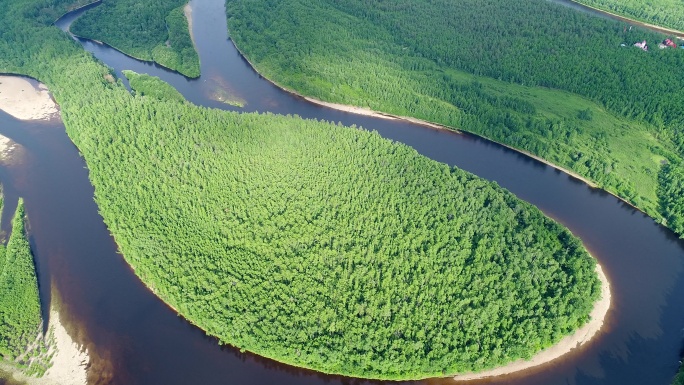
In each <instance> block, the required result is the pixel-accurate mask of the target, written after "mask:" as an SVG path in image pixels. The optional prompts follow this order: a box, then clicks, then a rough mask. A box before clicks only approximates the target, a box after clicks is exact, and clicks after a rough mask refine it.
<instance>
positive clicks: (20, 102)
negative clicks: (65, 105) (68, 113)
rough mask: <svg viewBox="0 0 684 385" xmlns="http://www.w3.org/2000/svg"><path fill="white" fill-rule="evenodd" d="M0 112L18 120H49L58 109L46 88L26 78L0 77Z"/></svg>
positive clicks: (57, 114) (57, 113) (55, 115)
mask: <svg viewBox="0 0 684 385" xmlns="http://www.w3.org/2000/svg"><path fill="white" fill-rule="evenodd" d="M0 110H2V111H5V112H6V113H8V114H10V115H12V116H13V117H15V118H17V119H20V120H50V119H52V118H53V117H57V116H59V108H58V107H57V104H56V103H55V101H54V100H52V97H51V96H50V93H49V92H48V89H47V87H46V86H45V85H44V84H42V83H38V84H37V85H34V84H32V83H31V81H29V80H28V79H27V78H24V77H19V76H7V75H0Z"/></svg>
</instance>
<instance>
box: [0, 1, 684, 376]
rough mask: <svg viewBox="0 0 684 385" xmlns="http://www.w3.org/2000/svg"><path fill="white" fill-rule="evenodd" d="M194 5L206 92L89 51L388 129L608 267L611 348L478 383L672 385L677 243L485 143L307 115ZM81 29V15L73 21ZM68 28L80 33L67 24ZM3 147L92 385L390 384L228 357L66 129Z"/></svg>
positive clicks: (10, 188)
mask: <svg viewBox="0 0 684 385" xmlns="http://www.w3.org/2000/svg"><path fill="white" fill-rule="evenodd" d="M191 3H192V7H193V18H194V19H195V20H202V22H201V23H199V22H195V23H194V28H193V29H194V30H193V32H194V36H195V40H196V42H197V48H198V51H199V53H200V57H201V58H202V60H201V63H202V73H203V75H202V77H200V78H199V79H194V80H190V79H187V78H184V77H183V76H181V75H179V74H177V73H173V72H171V71H167V70H164V69H163V68H160V67H158V66H154V65H150V64H149V63H141V62H139V61H136V60H133V59H131V58H128V57H126V56H124V55H122V54H121V53H119V52H117V51H115V50H113V49H111V48H107V47H106V46H103V45H99V44H96V43H93V42H90V41H87V40H80V41H81V43H82V44H83V46H84V48H85V49H87V50H89V51H90V52H92V53H93V54H94V55H95V56H96V57H97V58H99V59H100V60H102V61H103V62H105V63H107V64H108V65H110V66H111V67H113V68H114V69H115V70H116V71H117V73H120V71H121V70H123V69H132V70H134V71H137V72H144V73H149V74H151V75H155V76H159V77H161V78H162V79H164V80H166V81H167V82H169V83H171V84H172V85H173V86H174V87H176V88H177V89H178V90H179V91H181V92H182V93H183V94H184V95H185V96H186V98H188V99H189V100H191V101H193V102H194V103H196V104H201V105H206V106H210V107H220V108H224V109H230V110H241V111H262V112H263V111H271V112H276V113H290V114H297V115H299V116H302V117H306V118H317V119H323V120H329V121H334V122H338V121H339V122H342V123H344V124H347V125H351V124H356V125H357V126H358V125H361V126H364V127H366V128H368V129H372V130H377V131H378V132H379V133H380V134H381V135H382V136H384V137H386V138H388V139H392V140H395V141H399V142H403V143H406V144H408V145H410V146H412V147H413V148H415V149H416V150H417V151H419V152H420V153H422V154H424V155H426V156H428V157H430V158H432V159H435V160H437V161H440V162H444V163H448V164H450V165H455V166H458V167H460V168H462V169H465V170H467V171H470V172H472V173H474V174H476V175H479V176H481V177H483V178H486V179H489V180H494V181H496V182H497V183H499V184H500V185H501V186H503V187H505V188H507V189H509V190H510V191H512V192H513V193H514V194H516V195H517V196H519V197H520V198H522V199H524V200H526V201H528V202H531V203H532V204H534V205H536V206H538V207H539V208H541V209H542V210H543V211H544V212H545V213H546V214H547V215H549V216H551V217H552V218H554V219H556V220H557V221H559V222H561V223H563V224H564V225H565V226H567V227H568V228H570V229H571V231H573V233H575V234H576V235H577V236H579V237H580V238H582V240H583V242H584V244H585V245H586V246H587V248H588V249H589V250H590V251H591V252H592V254H593V255H594V256H596V257H597V258H598V259H599V261H600V262H601V264H602V265H603V266H604V270H605V271H606V273H607V275H608V277H609V279H610V281H611V285H612V289H613V306H612V308H611V311H610V312H609V315H608V317H607V319H606V324H605V327H604V329H603V332H602V333H601V335H600V336H598V337H596V338H595V339H594V341H592V343H590V344H588V345H587V346H585V347H583V348H581V349H578V350H576V351H573V352H572V353H571V354H568V355H567V356H565V357H563V359H560V360H557V361H554V362H552V363H550V364H547V365H544V366H542V367H539V368H536V369H532V370H528V371H526V372H523V373H520V374H514V375H511V376H507V377H503V378H500V379H491V380H483V381H473V382H471V383H474V384H485V383H486V384H520V385H523V384H525V385H536V384H539V385H542V384H544V385H548V384H559V385H560V384H564V385H565V384H580V385H592V384H603V385H606V384H607V385H613V384H614V385H618V384H619V385H624V384H656V385H665V384H669V381H670V380H671V378H672V376H673V375H674V373H675V372H676V370H677V363H678V360H679V355H680V351H681V342H682V334H681V330H682V327H684V306H680V304H681V302H680V298H683V297H684V279H682V267H683V262H684V244H683V243H682V242H681V241H680V240H678V239H677V238H676V237H675V236H674V235H673V234H672V233H671V232H670V231H668V230H667V229H665V228H663V227H661V226H659V225H657V224H655V223H654V222H653V220H651V219H650V218H648V217H646V216H645V215H643V214H642V213H640V212H639V211H637V210H634V209H633V208H632V207H630V206H628V205H626V204H624V203H623V202H621V201H619V200H618V199H616V198H614V197H613V196H611V195H610V194H607V193H605V192H603V191H600V190H596V189H592V188H589V187H587V186H586V185H585V184H584V183H581V182H579V181H577V180H576V179H574V178H571V177H569V176H567V175H566V174H564V173H561V172H559V171H557V170H555V169H553V168H551V167H548V166H546V165H544V164H542V163H540V162H537V161H535V160H533V159H530V158H529V157H526V156H524V155H521V154H520V153H517V152H515V151H512V150H509V149H506V148H504V147H501V146H499V145H496V144H493V143H491V142H488V141H486V140H483V139H480V138H478V137H474V136H471V135H464V134H456V133H453V132H448V131H443V130H433V129H428V128H425V127H423V126H419V125H414V124H409V123H405V122H400V121H389V120H383V119H373V118H369V117H364V116H357V115H353V114H349V113H344V112H339V111H333V110H330V109H326V108H322V107H319V106H316V105H313V104H310V103H306V102H304V101H303V100H302V99H301V98H299V97H296V96H293V95H291V94H288V93H286V92H283V91H281V90H279V89H277V88H276V87H274V86H273V85H272V84H270V83H268V82H267V81H265V80H264V79H262V78H261V77H260V76H259V75H258V74H256V73H255V72H254V71H253V70H252V69H251V68H250V67H249V66H248V65H247V63H246V62H245V61H244V60H243V59H242V58H241V57H240V55H239V53H238V52H237V50H236V49H235V47H234V46H233V45H232V44H231V42H230V41H229V40H228V39H226V36H227V30H226V18H225V13H224V8H223V7H224V5H223V1H222V0H202V1H200V0H193V1H192V2H191ZM77 16H78V14H72V15H70V17H72V19H71V20H73V18H75V17H77ZM57 24H58V25H59V26H60V27H62V28H64V27H65V26H68V24H65V23H64V19H62V20H60V21H59V22H58V23H57ZM217 85H218V87H225V88H228V90H227V91H225V89H224V91H225V92H229V93H233V94H234V96H235V97H239V98H240V99H241V100H244V101H246V103H247V104H246V107H245V108H244V109H236V108H234V107H230V106H227V105H225V104H223V103H220V102H217V101H215V100H212V99H211V95H212V89H215V87H217ZM0 134H2V135H5V136H8V137H10V138H11V139H13V140H14V141H16V142H18V143H19V144H21V146H22V148H23V153H22V156H21V157H20V159H19V160H18V161H16V162H13V163H11V164H7V165H3V166H2V167H0V180H2V182H3V184H4V185H5V191H6V192H7V194H8V197H16V196H19V195H20V196H23V197H24V198H25V203H26V211H27V213H28V215H29V217H30V221H31V234H32V245H33V246H34V252H35V255H36V259H37V261H38V264H39V272H40V276H39V279H40V282H41V286H42V287H45V286H46V285H47V286H48V287H49V286H50V285H53V286H54V287H55V288H56V289H57V291H58V292H59V294H60V297H61V298H62V299H63V303H64V309H65V310H66V311H65V314H67V315H68V318H67V328H68V329H69V330H70V331H71V332H72V333H76V332H77V334H78V337H79V340H81V341H84V342H86V344H87V346H88V348H89V350H90V352H91V356H92V357H94V358H93V360H94V362H93V367H92V368H91V372H90V374H91V383H92V384H127V385H128V384H130V385H133V384H139V385H156V384H160V385H161V384H164V385H167V384H169V385H170V384H205V385H210V384H241V385H249V384H279V385H287V384H297V385H307V384H350V385H352V384H353V385H357V384H379V383H380V382H378V381H363V380H356V379H350V378H343V377H339V376H328V375H323V374H320V373H315V372H312V371H308V370H302V369H298V368H294V367H291V366H287V365H282V364H279V363H277V362H274V361H272V360H268V359H264V358H261V357H258V356H255V355H253V354H249V353H241V352H240V351H239V350H237V349H233V348H230V347H220V346H219V345H218V343H217V341H216V339H214V338H209V337H207V336H206V335H205V334H204V333H203V332H202V331H201V330H199V329H197V328H196V327H194V326H192V325H190V324H189V323H188V322H187V321H185V320H184V319H182V318H180V317H179V316H178V315H177V314H175V312H174V311H173V310H171V309H170V308H168V307H167V306H166V305H164V304H163V303H162V302H161V301H160V300H159V299H157V298H156V297H155V296H154V295H153V294H152V293H151V292H149V291H148V290H147V289H146V288H145V287H144V286H143V285H142V284H141V282H140V281H139V280H138V279H137V277H136V276H135V275H134V273H133V271H132V270H131V268H130V267H129V266H128V265H127V264H126V263H125V262H124V260H123V258H122V257H121V255H119V254H118V252H117V247H116V244H115V242H114V240H113V239H112V237H111V236H110V234H109V232H108V230H107V228H106V227H105V225H104V224H103V221H102V218H101V216H100V215H99V213H98V209H97V206H96V205H95V202H94V201H93V192H94V191H93V187H92V186H91V185H90V183H89V180H88V171H87V169H86V167H85V164H84V162H83V160H82V158H81V157H80V156H79V153H78V151H77V149H76V148H75V147H74V145H73V144H72V143H71V141H70V140H69V139H68V137H67V136H66V134H65V132H64V126H63V125H62V124H61V123H60V122H58V121H51V122H20V121H17V120H15V119H13V118H11V117H9V116H7V115H5V114H2V113H0ZM12 199H15V198H12ZM6 216H7V215H6V214H5V215H4V217H3V220H5V219H6V218H5V217H6ZM42 293H43V294H44V291H42ZM0 383H2V381H0ZM413 383H421V384H423V383H424V384H451V383H453V381H452V380H451V379H433V380H426V381H418V382H413ZM392 384H395V383H394V382H392Z"/></svg>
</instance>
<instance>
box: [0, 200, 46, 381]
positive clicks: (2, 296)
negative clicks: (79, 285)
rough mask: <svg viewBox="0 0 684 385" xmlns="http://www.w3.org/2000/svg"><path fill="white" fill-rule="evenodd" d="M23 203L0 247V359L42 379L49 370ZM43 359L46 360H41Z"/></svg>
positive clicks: (20, 204) (36, 281)
mask: <svg viewBox="0 0 684 385" xmlns="http://www.w3.org/2000/svg"><path fill="white" fill-rule="evenodd" d="M25 220H26V218H25V213H24V206H23V203H22V201H21V200H20V201H19V205H18V207H17V211H16V213H15V215H14V219H13V220H12V233H11V234H10V237H9V240H8V241H7V246H4V245H0V254H1V255H2V257H1V258H0V358H2V359H3V360H4V361H6V362H9V363H12V365H15V366H17V367H19V368H21V369H23V370H24V371H25V372H26V374H28V375H35V376H41V375H42V374H43V373H44V372H45V370H47V368H48V367H49V365H50V364H49V358H48V357H42V356H44V355H45V354H46V353H47V347H46V345H45V341H44V340H43V338H42V330H41V324H42V317H41V313H40V297H39V295H38V279H37V277H36V269H35V265H34V262H33V255H32V254H31V247H30V245H29V243H28V239H27V237H26V229H25V228H24V221H25ZM42 358H46V359H42Z"/></svg>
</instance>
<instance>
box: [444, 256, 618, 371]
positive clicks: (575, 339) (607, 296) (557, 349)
mask: <svg viewBox="0 0 684 385" xmlns="http://www.w3.org/2000/svg"><path fill="white" fill-rule="evenodd" d="M596 274H597V275H598V277H599V280H600V281H601V298H600V299H599V300H598V301H596V303H595V304H594V309H593V310H592V311H591V313H590V314H589V316H590V318H591V319H590V320H589V322H587V323H586V324H585V325H584V326H582V327H581V328H579V329H577V331H575V332H574V333H573V334H572V335H569V336H567V337H565V338H563V339H562V340H560V342H558V343H557V344H555V345H553V346H551V347H550V348H548V349H545V350H542V351H541V352H539V353H537V354H536V355H535V356H534V357H532V358H531V359H529V360H518V361H514V362H511V363H510V364H508V365H505V366H501V367H498V368H494V369H490V370H485V371H483V372H479V373H468V374H459V375H457V376H454V380H457V381H470V380H479V379H483V378H487V377H497V376H504V375H507V374H512V373H515V372H520V371H523V370H527V369H530V368H534V367H536V366H540V365H543V364H546V363H549V362H551V361H553V360H556V359H558V358H561V357H562V356H564V355H566V354H568V353H570V352H571V351H573V350H574V349H576V348H579V347H580V346H582V345H585V344H586V343H587V342H589V341H591V339H592V338H593V337H594V336H596V334H597V333H598V332H599V331H600V330H601V327H602V326H603V323H604V321H605V318H606V315H607V314H608V310H609V309H610V304H611V293H610V283H609V282H608V278H607V277H606V275H605V273H604V272H603V269H602V267H601V265H600V264H598V263H597V264H596Z"/></svg>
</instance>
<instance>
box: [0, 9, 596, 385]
mask: <svg viewBox="0 0 684 385" xmlns="http://www.w3.org/2000/svg"><path fill="white" fill-rule="evenodd" d="M35 1H38V0H33V1H29V0H24V1H21V2H17V1H16V0H15V1H10V0H0V7H3V9H7V10H8V12H7V13H6V15H7V16H6V17H5V20H3V22H4V23H5V24H4V25H3V26H4V28H3V29H2V31H1V32H0V34H2V36H0V71H7V72H21V73H26V74H28V75H30V76H32V77H35V78H38V79H40V80H41V81H43V82H45V83H46V84H47V85H48V86H49V87H50V89H51V90H52V91H53V93H54V96H55V98H56V100H57V101H58V102H59V103H60V105H61V111H62V116H63V119H64V121H65V124H66V127H67V131H68V134H69V135H70V137H71V138H72V139H73V141H74V142H75V144H76V145H77V146H78V148H79V149H80V151H81V152H82V154H83V156H84V158H85V160H86V162H87V164H88V167H89V170H90V178H91V181H92V183H93V185H94V186H95V195H96V196H95V198H96V200H97V202H98V205H99V208H100V212H101V214H102V216H103V217H104V219H105V222H106V223H107V225H108V227H109V229H110V231H111V232H112V233H113V234H114V236H115V238H116V241H117V243H118V244H119V247H120V249H121V251H122V253H123V255H124V256H125V258H126V259H127V261H129V263H130V264H131V265H132V266H133V267H134V269H135V271H136V273H137V274H138V275H139V276H140V277H141V278H142V280H143V281H144V282H146V283H147V284H148V285H149V286H150V287H151V288H152V289H153V290H154V291H155V292H156V293H158V294H159V296H160V297H161V298H163V299H164V300H165V301H167V302H168V303H169V304H171V305H172V306H174V307H175V308H176V309H178V311H179V312H180V313H181V314H182V315H184V316H185V317H187V318H188V319H189V320H191V321H192V322H194V323H196V324H197V325H199V326H200V327H202V328H203V329H204V330H206V331H207V332H208V333H209V334H211V335H216V336H218V337H219V338H220V339H221V341H222V342H223V343H230V344H233V345H235V346H237V347H239V348H243V349H246V350H250V351H253V352H256V353H258V354H261V355H264V356H268V357H272V358H275V359H277V360H280V361H284V362H288V363H291V364H294V365H299V366H305V367H310V368H315V369H317V370H321V371H327V372H335V373H344V374H349V375H356V376H363V377H379V378H415V377H425V376H434V375H443V374H448V373H452V372H461V371H470V370H479V369H484V368H487V367H492V366H496V365H500V364H502V363H505V362H508V361H511V360H514V359H516V358H519V357H529V356H530V355H532V354H533V353H534V352H537V351H539V350H540V349H542V348H543V347H546V346H549V345H550V344H553V343H554V342H556V341H558V340H559V339H560V338H561V337H562V336H563V335H565V334H568V333H570V332H571V331H572V330H574V329H575V328H577V327H578V326H579V325H581V324H583V323H585V322H586V321H587V318H588V314H589V311H590V310H591V308H592V304H593V302H594V300H595V299H596V298H597V296H598V295H599V282H598V280H597V278H596V275H595V273H594V263H595V262H594V260H593V259H592V258H591V257H590V256H589V255H588V254H587V253H586V251H584V250H583V249H582V247H581V245H580V243H579V241H578V240H577V239H576V238H574V237H573V236H572V235H571V234H570V233H569V232H568V231H567V230H565V229H563V228H562V227H561V226H559V225H558V224H556V223H554V222H552V221H551V220H549V219H547V218H545V217H543V216H542V214H541V213H540V212H539V210H537V209H536V208H534V207H532V206H530V205H529V204H526V203H524V202H522V201H520V200H518V199H516V198H514V197H513V196H512V195H511V194H509V193H508V192H506V191H504V190H502V189H501V188H499V187H498V186H496V185H495V184H493V183H489V182H485V181H483V180H481V179H478V178H476V177H473V176H472V175H470V174H467V173H465V172H463V171H460V170H457V169H451V168H449V167H447V166H445V165H442V164H439V163H436V162H433V161H430V160H428V159H426V158H424V157H422V156H420V155H418V154H417V153H416V152H415V151H414V150H412V149H410V148H408V147H406V146H403V145H399V144H394V143H391V142H389V141H386V140H384V139H382V138H380V137H379V136H378V135H377V134H373V133H369V132H367V131H364V130H359V129H352V128H346V127H340V126H335V125H331V124H328V123H323V122H316V121H305V120H301V119H299V118H296V117H284V116H274V115H268V114H266V115H256V114H237V113H229V112H222V111H218V110H209V109H205V108H200V107H195V106H193V105H191V104H189V103H180V102H177V101H173V100H168V99H167V98H164V99H165V100H159V99H157V98H151V97H144V96H140V95H136V96H132V95H131V94H129V93H128V92H127V91H126V90H125V89H124V88H123V87H122V86H121V85H120V84H118V83H115V82H109V81H107V78H108V77H109V75H110V74H109V73H108V70H107V69H106V68H104V67H103V66H101V65H99V64H98V63H96V62H95V61H94V60H93V59H92V58H91V57H90V55H88V54H86V53H85V52H84V51H83V50H82V49H81V48H80V47H79V46H78V45H77V44H76V43H75V42H73V41H71V40H70V39H69V38H68V36H66V35H65V34H63V33H61V32H60V31H58V30H57V29H56V28H54V27H49V26H46V25H44V24H40V23H38V22H36V20H37V19H38V17H37V15H36V12H37V13H38V14H40V13H41V12H43V11H41V8H40V7H36V6H34V4H35ZM55 4H58V5H61V6H66V5H67V3H65V2H60V1H56V2H55ZM9 42H11V43H9ZM575 113H576V112H575ZM594 119H596V118H594Z"/></svg>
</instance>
